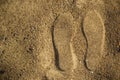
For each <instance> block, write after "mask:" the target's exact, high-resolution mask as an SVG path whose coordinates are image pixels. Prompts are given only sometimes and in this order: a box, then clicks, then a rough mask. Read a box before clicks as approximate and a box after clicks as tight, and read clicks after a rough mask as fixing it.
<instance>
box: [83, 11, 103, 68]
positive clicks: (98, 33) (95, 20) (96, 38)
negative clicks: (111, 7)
mask: <svg viewBox="0 0 120 80" xmlns="http://www.w3.org/2000/svg"><path fill="white" fill-rule="evenodd" d="M83 27H84V32H85V36H86V39H87V40H86V41H87V44H88V48H87V60H86V63H87V65H88V67H89V69H92V70H93V69H95V67H96V66H97V64H98V63H99V60H100V58H101V56H102V54H103V49H104V41H105V29H104V28H105V27H104V22H103V19H102V17H101V15H100V14H99V13H98V12H97V11H95V10H93V11H90V12H89V13H88V14H87V15H86V17H85V19H84V26H83Z"/></svg>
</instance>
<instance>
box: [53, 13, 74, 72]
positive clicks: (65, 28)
mask: <svg viewBox="0 0 120 80" xmlns="http://www.w3.org/2000/svg"><path fill="white" fill-rule="evenodd" d="M71 18H72V16H71V15H69V14H64V15H61V16H59V18H58V20H57V22H56V25H55V26H54V35H53V36H54V44H55V47H56V50H55V52H56V54H57V62H58V64H59V67H60V68H61V69H62V70H65V71H68V70H70V69H71V67H72V64H73V61H72V54H71V50H70V40H71V36H72V30H71V29H72V21H71V20H72V19H71ZM58 58H59V59H58Z"/></svg>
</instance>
